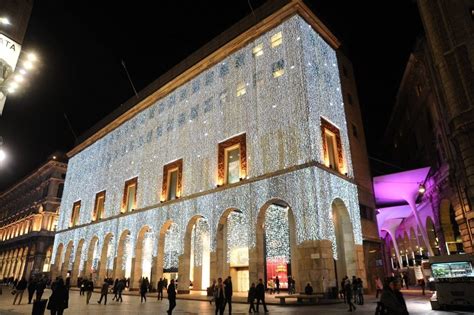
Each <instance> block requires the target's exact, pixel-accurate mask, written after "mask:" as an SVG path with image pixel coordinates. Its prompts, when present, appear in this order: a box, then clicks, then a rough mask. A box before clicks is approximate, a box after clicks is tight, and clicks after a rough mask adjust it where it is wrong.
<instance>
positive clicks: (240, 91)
mask: <svg viewBox="0 0 474 315" xmlns="http://www.w3.org/2000/svg"><path fill="white" fill-rule="evenodd" d="M245 93H247V91H246V90H245V83H239V84H238V85H237V96H242V95H244V94H245Z"/></svg>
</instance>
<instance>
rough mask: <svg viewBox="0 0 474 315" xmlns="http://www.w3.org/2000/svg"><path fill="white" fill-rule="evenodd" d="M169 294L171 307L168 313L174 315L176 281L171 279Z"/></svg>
mask: <svg viewBox="0 0 474 315" xmlns="http://www.w3.org/2000/svg"><path fill="white" fill-rule="evenodd" d="M166 292H167V293H168V300H169V302H170V306H169V308H168V311H167V313H168V314H170V315H171V314H173V309H174V308H175V307H176V287H175V285H174V279H171V282H170V285H169V286H168V289H167V291H166Z"/></svg>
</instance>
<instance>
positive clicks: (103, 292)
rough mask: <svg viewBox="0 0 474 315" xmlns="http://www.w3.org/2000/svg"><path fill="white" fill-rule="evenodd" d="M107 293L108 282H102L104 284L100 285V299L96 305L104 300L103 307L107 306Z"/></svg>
mask: <svg viewBox="0 0 474 315" xmlns="http://www.w3.org/2000/svg"><path fill="white" fill-rule="evenodd" d="M108 293H109V282H108V281H107V279H105V280H104V283H103V284H102V288H101V289H100V299H99V300H98V301H97V303H99V304H100V303H101V302H102V298H104V305H107V294H108Z"/></svg>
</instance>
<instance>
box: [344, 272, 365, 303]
mask: <svg viewBox="0 0 474 315" xmlns="http://www.w3.org/2000/svg"><path fill="white" fill-rule="evenodd" d="M339 292H340V294H341V295H342V298H343V299H344V303H346V304H347V305H348V306H349V310H348V311H349V312H352V311H355V310H356V309H357V308H356V306H355V304H358V305H363V304H364V285H363V281H362V279H361V278H357V277H356V276H352V281H351V279H349V277H348V276H345V277H344V278H343V279H342V281H341V290H340V291H339ZM354 303H355V304H354Z"/></svg>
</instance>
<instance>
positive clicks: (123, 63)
mask: <svg viewBox="0 0 474 315" xmlns="http://www.w3.org/2000/svg"><path fill="white" fill-rule="evenodd" d="M122 66H123V68H124V69H125V73H127V77H128V81H130V85H131V86H132V89H133V92H135V96H136V97H137V98H138V93H137V90H136V89H135V85H133V82H132V78H130V74H129V73H128V70H127V66H126V65H125V61H123V59H122Z"/></svg>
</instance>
